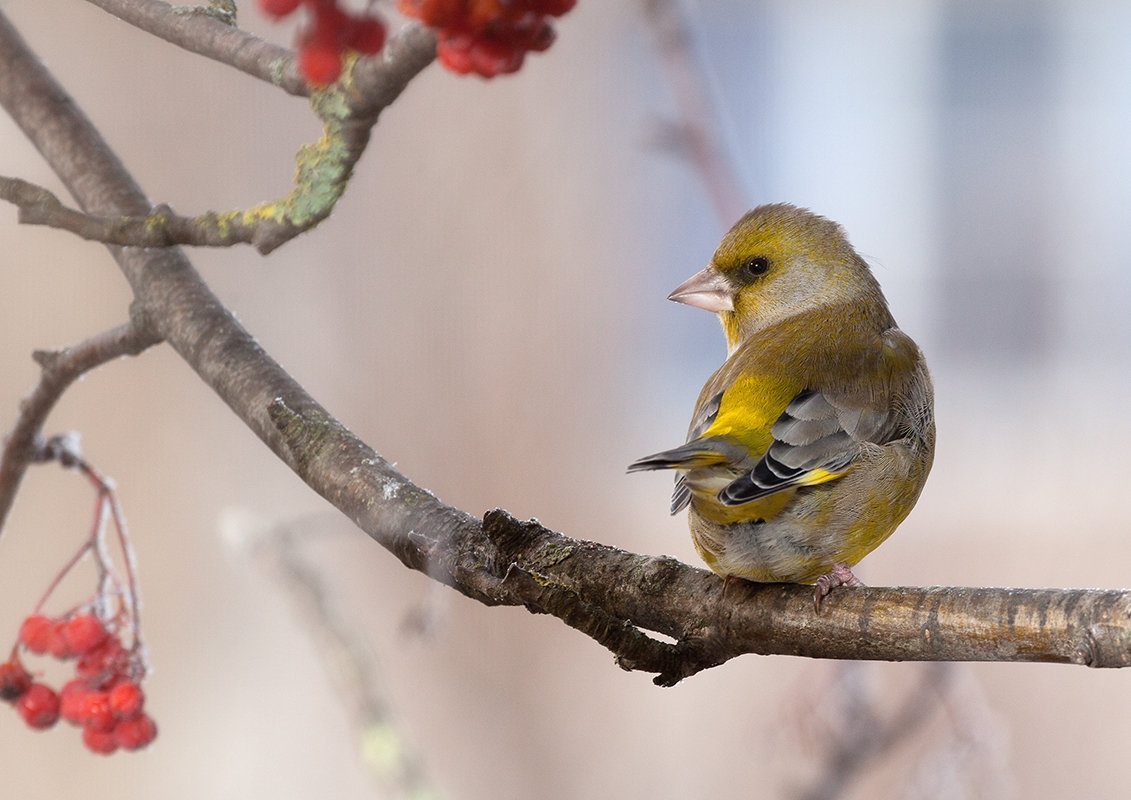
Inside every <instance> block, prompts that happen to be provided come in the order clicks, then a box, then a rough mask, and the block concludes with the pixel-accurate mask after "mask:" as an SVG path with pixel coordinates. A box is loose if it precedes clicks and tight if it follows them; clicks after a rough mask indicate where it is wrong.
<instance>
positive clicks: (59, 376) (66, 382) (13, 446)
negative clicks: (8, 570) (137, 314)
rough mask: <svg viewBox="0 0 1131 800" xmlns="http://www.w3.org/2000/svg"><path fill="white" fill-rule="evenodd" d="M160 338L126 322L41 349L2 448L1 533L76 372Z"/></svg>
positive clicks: (133, 354) (37, 352)
mask: <svg viewBox="0 0 1131 800" xmlns="http://www.w3.org/2000/svg"><path fill="white" fill-rule="evenodd" d="M159 341H160V338H159V337H158V336H157V334H156V333H154V332H153V331H152V330H150V329H149V328H147V327H144V326H141V325H135V324H134V323H132V322H131V323H127V324H125V325H121V326H119V327H117V328H114V329H112V330H109V331H106V332H104V333H101V334H98V335H97V336H92V337H91V338H89V339H87V340H86V341H85V342H81V343H79V344H76V345H73V346H71V347H66V348H63V349H62V350H53V351H44V350H37V351H36V352H35V353H34V354H33V357H34V358H35V360H36V361H37V362H38V363H39V365H40V366H41V367H42V368H43V372H42V373H41V375H40V378H39V383H38V384H37V385H36V387H35V389H34V390H32V393H31V394H30V395H28V396H27V397H26V398H24V400H23V402H21V403H20V414H19V418H18V419H17V420H16V425H15V427H14V428H13V429H12V432H11V433H10V434H8V436H7V438H5V440H4V449H3V453H2V454H0V533H2V532H3V529H4V521H5V520H6V519H7V518H8V512H9V511H10V510H11V508H12V503H13V501H14V500H15V498H16V492H17V491H18V490H19V488H20V482H21V481H22V480H23V477H24V473H25V472H26V471H27V468H28V465H29V464H32V463H34V462H36V461H39V460H42V459H41V458H40V452H41V451H42V449H43V445H44V441H43V438H42V436H41V434H42V431H43V423H44V422H45V421H46V419H47V415H48V414H50V413H51V409H53V408H54V407H55V403H57V402H58V401H59V398H60V397H62V396H63V392H64V391H66V390H67V387H68V386H70V385H71V384H72V383H73V382H74V381H75V379H76V378H78V377H79V376H80V375H82V374H83V373H85V372H88V371H90V370H92V369H94V368H95V367H97V366H99V365H101V364H105V363H106V362H107V361H110V360H112V359H115V358H118V357H120V356H127V355H129V356H136V355H137V354H138V353H141V352H142V351H143V350H145V349H146V348H148V347H151V346H152V345H154V344H157V342H159Z"/></svg>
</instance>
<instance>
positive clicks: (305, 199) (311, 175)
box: [0, 0, 435, 254]
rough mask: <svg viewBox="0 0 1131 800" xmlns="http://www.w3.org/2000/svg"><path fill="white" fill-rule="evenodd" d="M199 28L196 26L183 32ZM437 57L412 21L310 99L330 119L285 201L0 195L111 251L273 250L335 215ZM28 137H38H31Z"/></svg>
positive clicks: (6, 191) (149, 2) (9, 184)
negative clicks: (80, 200)
mask: <svg viewBox="0 0 1131 800" xmlns="http://www.w3.org/2000/svg"><path fill="white" fill-rule="evenodd" d="M96 1H97V0H91V2H96ZM98 4H99V5H109V6H113V7H114V8H115V9H119V10H124V9H126V8H129V9H133V8H134V4H133V3H120V2H112V3H111V2H107V3H102V2H98ZM139 5H140V6H141V7H162V8H164V9H165V11H162V12H161V14H163V15H164V16H161V15H157V18H160V19H164V18H165V17H166V16H171V17H173V18H174V19H175V20H177V22H176V23H175V26H177V30H180V27H179V26H181V25H182V24H187V23H184V20H186V18H188V17H191V19H193V20H197V19H201V24H205V25H207V26H209V29H210V28H211V26H214V25H219V26H220V29H221V30H231V28H230V26H227V25H224V24H221V23H217V22H216V21H215V20H210V19H208V18H202V17H201V16H200V15H184V14H174V13H173V10H172V7H171V6H168V5H166V4H165V3H161V2H157V0H144V1H143V2H142V3H140V4H139ZM151 16H154V15H153V14H149V15H145V19H147V20H148V19H150V17H151ZM170 24H174V23H170ZM194 30H195V29H191V30H189V32H188V33H186V36H188V35H189V34H190V33H192V32H193V31H194ZM198 33H199V32H198ZM434 57H435V39H434V38H433V36H432V34H431V33H430V32H428V31H427V30H426V29H425V28H422V27H420V26H419V25H415V24H410V25H405V26H404V27H403V28H402V29H401V30H400V31H398V33H397V34H396V35H395V36H393V37H392V39H391V40H390V41H389V43H388V44H387V45H386V52H385V57H384V59H383V60H380V61H378V60H377V59H362V60H358V59H356V58H354V59H351V60H348V65H347V70H346V73H345V77H344V78H343V79H342V81H341V82H339V83H337V84H334V85H333V86H330V87H328V88H326V89H325V90H323V91H321V92H318V93H316V94H315V96H314V97H313V98H312V106H313V108H314V110H315V113H316V114H317V115H318V117H319V118H320V119H321V120H322V122H323V131H322V137H321V139H319V141H318V142H317V143H315V144H310V145H304V146H303V147H301V148H299V151H298V153H297V154H296V156H295V163H296V169H295V185H294V188H293V189H292V191H291V192H290V194H288V195H287V196H286V197H282V198H278V199H275V200H271V201H268V202H265V203H260V204H259V205H257V206H254V207H252V208H248V209H237V210H235V211H224V212H215V211H208V212H205V213H203V214H199V215H197V216H194V217H187V216H182V215H179V214H176V213H174V212H173V210H172V209H171V208H170V207H169V206H167V205H159V206H157V207H155V208H152V209H150V208H148V205H147V207H146V209H145V213H142V214H135V213H130V214H125V215H118V214H105V213H102V214H99V213H93V212H83V211H79V210H76V209H73V208H69V207H68V206H66V205H65V204H64V203H63V202H62V201H60V200H59V198H57V197H56V196H55V195H54V194H52V193H51V192H49V191H48V190H47V189H45V188H43V187H41V186H37V185H35V184H32V183H28V182H27V181H24V180H21V179H19V178H10V177H0V199H4V200H7V201H8V202H10V203H13V204H15V205H16V206H17V207H18V208H19V209H20V213H19V220H20V222H21V223H25V224H31V225H46V226H49V227H53V228H58V229H60V230H65V231H69V232H71V233H74V234H75V235H77V236H80V237H82V238H83V239H87V240H92V241H97V242H102V243H103V244H107V245H117V246H132V247H171V246H174V245H192V246H197V247H231V246H233V245H237V244H252V245H254V246H255V247H256V249H258V250H259V251H260V252H261V253H264V254H266V253H270V252H271V251H272V250H274V249H275V248H277V247H279V246H281V245H283V244H285V243H286V242H288V241H290V240H291V239H293V238H295V237H296V236H299V235H300V234H302V233H305V232H306V231H309V230H311V229H312V228H314V227H315V226H317V225H318V224H319V223H320V222H322V221H323V220H324V219H326V218H327V217H328V216H329V215H330V213H331V212H332V211H333V210H334V206H335V205H336V204H337V202H338V200H339V199H341V197H342V195H343V194H344V192H345V190H346V188H347V186H348V185H349V181H350V178H351V177H352V175H353V169H354V166H355V165H356V164H357V161H358V159H360V158H361V156H362V154H363V153H364V152H365V148H366V146H367V145H368V142H369V130H370V128H372V127H373V125H375V124H376V122H377V118H378V116H379V115H380V112H381V111H382V110H383V109H384V108H385V107H387V106H388V105H389V104H390V103H392V102H393V101H394V100H395V99H396V98H397V97H398V96H399V95H400V93H401V92H402V91H403V90H404V88H405V86H407V85H408V82H409V81H410V80H411V79H412V78H413V77H415V76H416V75H417V73H419V72H420V70H422V69H424V68H425V67H426V66H428V64H430V63H431V62H432V60H433V58H434ZM25 130H26V129H25ZM29 135H33V134H31V133H30V132H29ZM33 138H34V135H33Z"/></svg>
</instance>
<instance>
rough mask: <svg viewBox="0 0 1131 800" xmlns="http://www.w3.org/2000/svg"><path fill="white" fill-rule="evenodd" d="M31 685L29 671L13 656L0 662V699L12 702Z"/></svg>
mask: <svg viewBox="0 0 1131 800" xmlns="http://www.w3.org/2000/svg"><path fill="white" fill-rule="evenodd" d="M29 687H31V673H30V672H28V671H27V670H26V669H24V665H23V664H21V663H20V662H19V661H17V660H16V659H15V658H13V659H11V660H10V661H5V662H4V663H3V664H0V700H3V701H4V702H6V703H14V702H15V701H16V700H18V699H19V698H20V696H21V695H23V693H24V692H26V691H27V690H28V688H29Z"/></svg>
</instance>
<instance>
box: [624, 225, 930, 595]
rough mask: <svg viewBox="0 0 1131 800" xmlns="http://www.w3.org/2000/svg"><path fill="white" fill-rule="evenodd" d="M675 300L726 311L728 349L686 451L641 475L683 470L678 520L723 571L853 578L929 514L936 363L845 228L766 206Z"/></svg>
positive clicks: (670, 454)
mask: <svg viewBox="0 0 1131 800" xmlns="http://www.w3.org/2000/svg"><path fill="white" fill-rule="evenodd" d="M670 299H672V300H675V301H677V302H681V303H686V304H688V305H693V306H697V307H699V308H704V309H707V310H709V311H713V312H715V313H717V314H718V316H719V319H720V320H721V322H722V324H723V329H724V331H725V332H726V337H727V344H728V351H729V354H728V358H727V360H726V361H725V362H724V363H723V365H722V366H721V367H719V369H718V370H717V371H716V372H715V374H714V375H712V376H711V377H710V379H709V380H708V381H707V384H706V385H705V386H704V387H703V391H702V392H701V393H700V395H699V401H698V403H697V404H696V407H695V412H694V414H693V415H692V421H691V428H690V431H689V432H688V437H687V443H686V444H684V445H681V446H680V447H676V448H673V449H671V450H666V451H664V452H661V453H657V454H655V455H652V456H648V457H646V458H642V459H639V460H638V461H636V462H634V463H633V464H632V465H631V466H630V467H629V471H630V472H635V471H638V470H652V469H675V470H678V471H679V473H678V476H677V481H676V489H675V493H674V495H673V497H672V513H673V514H674V513H677V512H678V511H680V510H682V509H683V508H687V507H690V514H689V523H690V527H691V535H692V538H693V540H694V542H695V546H696V549H697V550H698V551H699V553H700V555H701V556H702V557H703V559H704V560H705V561H706V562H707V564H708V565H709V566H710V567H711V569H713V570H714V571H715V572H717V573H719V574H720V575H723V576H725V577H728V578H729V577H738V578H745V579H747V580H753V581H791V582H799V583H813V582H816V581H818V579H821V578H822V576H828V575H830V573H832V574H834V575H835V577H834V578H833V579H832V581H831V583H832V585H836V584H838V583H843V582H845V577H844V576H845V575H847V577H848V579H850V580H851V572H850V571H849V570H848V569H847V567H851V566H852V565H854V564H856V563H857V562H858V561H860V559H862V558H863V557H864V556H865V555H867V554H868V553H870V552H871V551H872V550H873V549H875V548H876V547H877V546H878V545H879V544H880V543H881V542H883V541H884V540H885V539H887V537H888V536H890V535H891V533H892V531H894V530H895V528H896V526H897V525H899V523H900V522H902V521H903V519H904V517H906V516H907V514H908V512H910V511H911V508H912V507H913V506H914V505H915V501H916V500H917V499H918V497H919V493H920V491H921V490H922V488H923V484H924V482H925V481H926V479H927V473H928V472H929V471H930V469H931V461H932V458H933V456H934V442H935V427H934V414H933V391H932V388H931V379H930V375H929V374H928V372H927V365H926V362H925V361H924V360H923V355H922V353H921V352H920V351H919V348H918V347H917V346H916V344H915V342H913V341H912V340H911V338H910V337H908V336H907V334H905V333H903V332H902V331H901V330H899V328H898V327H896V324H895V320H894V319H892V316H891V314H890V312H889V311H888V308H887V302H886V301H885V300H884V296H883V294H882V292H881V291H880V287H879V284H878V283H877V282H876V279H875V278H874V277H873V276H872V273H871V271H870V270H869V269H868V265H867V264H866V263H865V262H864V260H863V259H862V258H861V257H860V256H859V255H857V253H856V251H855V250H853V249H852V246H851V245H850V244H849V242H848V239H847V238H846V236H845V234H844V231H843V230H842V229H841V227H840V226H839V225H837V224H836V223H835V222H832V221H830V220H827V219H825V218H823V217H820V216H817V215H816V214H813V213H811V212H809V211H807V210H805V209H801V208H797V207H795V206H791V205H787V204H774V205H765V206H759V207H758V208H756V209H754V210H753V211H750V212H749V213H747V214H746V215H745V216H744V217H743V218H742V219H740V220H739V221H738V222H737V223H736V224H735V226H734V227H733V228H731V230H730V231H729V232H728V233H727V234H726V236H724V237H723V240H722V242H721V243H720V244H719V247H718V249H717V250H716V251H715V255H714V257H713V258H712V260H711V264H710V266H708V267H707V268H706V269H705V270H703V271H702V272H700V273H698V274H697V275H695V276H694V277H692V278H691V279H689V280H688V281H686V282H685V283H684V284H682V285H681V286H680V287H679V288H677V289H676V290H675V291H674V292H672V294H671V295H670ZM824 580H825V582H826V585H825V590H826V591H827V588H828V582H829V579H828V578H825V579H824Z"/></svg>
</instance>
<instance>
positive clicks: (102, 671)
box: [75, 638, 130, 689]
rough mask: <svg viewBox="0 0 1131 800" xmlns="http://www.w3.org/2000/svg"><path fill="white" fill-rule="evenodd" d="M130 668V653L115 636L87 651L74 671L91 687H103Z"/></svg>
mask: <svg viewBox="0 0 1131 800" xmlns="http://www.w3.org/2000/svg"><path fill="white" fill-rule="evenodd" d="M129 669H130V654H129V652H127V651H126V649H125V648H124V647H122V643H121V641H120V640H118V639H117V638H111V639H107V640H106V641H105V642H103V643H102V644H100V645H99V646H98V647H96V648H94V649H93V650H91V651H89V652H87V653H86V654H85V655H83V656H82V657H81V658H80V659H79V662H78V664H76V665H75V673H76V674H77V675H78V676H79V677H80V678H85V679H86V680H87V682H88V683H89V684H90V686H91V688H94V689H103V688H106V687H108V686H110V684H112V683H113V682H114V681H115V680H116V679H117V678H118V677H120V676H123V675H126V674H127V672H128V671H129Z"/></svg>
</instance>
